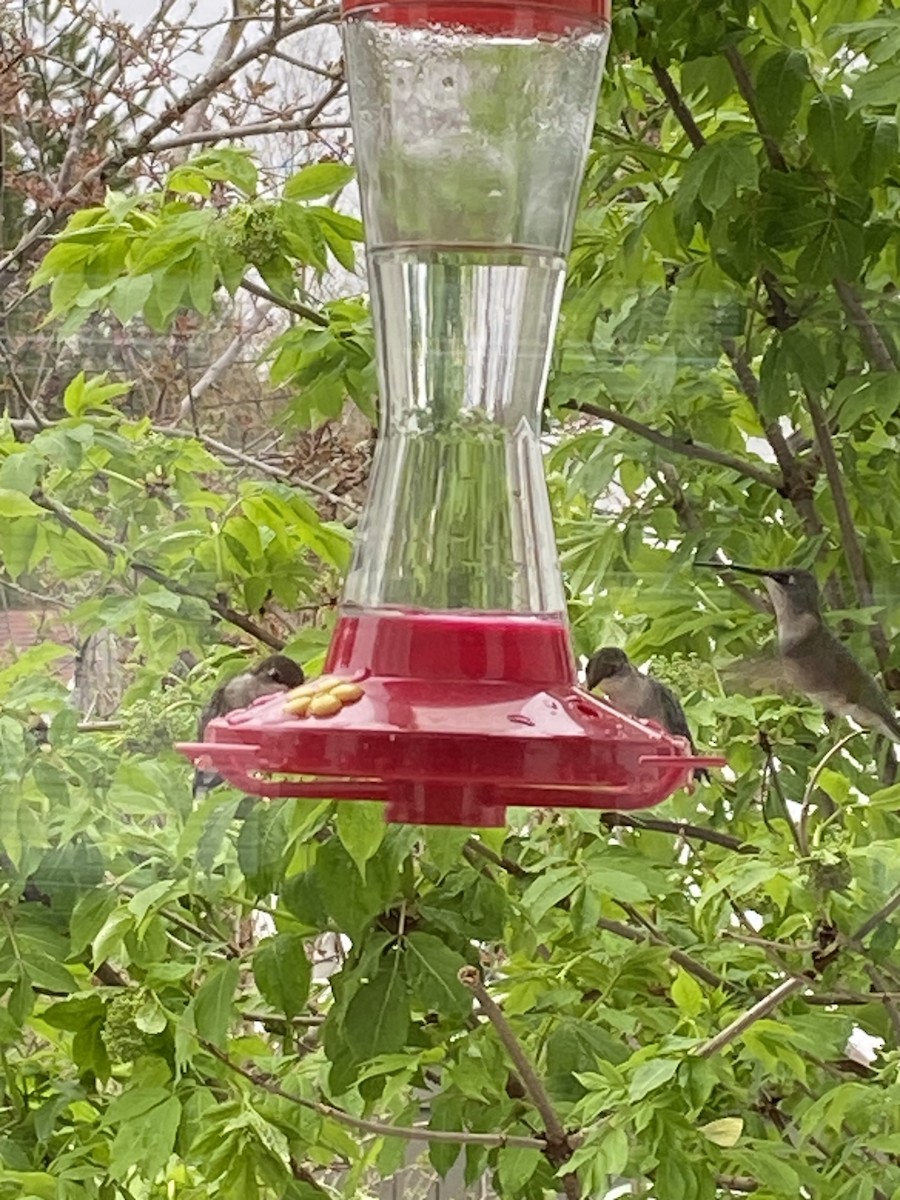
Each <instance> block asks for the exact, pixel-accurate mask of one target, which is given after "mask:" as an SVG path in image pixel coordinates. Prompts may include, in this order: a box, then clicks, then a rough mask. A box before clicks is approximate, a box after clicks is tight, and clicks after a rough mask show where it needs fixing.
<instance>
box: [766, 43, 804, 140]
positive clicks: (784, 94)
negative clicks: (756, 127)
mask: <svg viewBox="0 0 900 1200" xmlns="http://www.w3.org/2000/svg"><path fill="white" fill-rule="evenodd" d="M809 80H810V75H809V66H808V64H807V61H806V55H805V54H804V53H803V51H801V50H776V51H775V53H774V54H773V55H771V56H770V57H769V58H767V59H766V61H765V62H764V63H763V65H762V66H761V67H760V69H759V74H758V75H757V80H756V97H757V102H758V104H759V110H760V113H761V114H762V119H763V125H764V128H765V131H766V133H769V134H771V135H772V136H773V137H775V138H780V137H783V136H784V134H786V133H787V132H789V130H790V129H792V127H793V125H794V122H795V120H796V118H797V113H798V112H799V111H800V105H801V102H802V99H803V89H804V88H805V87H806V85H807V83H808V82H809Z"/></svg>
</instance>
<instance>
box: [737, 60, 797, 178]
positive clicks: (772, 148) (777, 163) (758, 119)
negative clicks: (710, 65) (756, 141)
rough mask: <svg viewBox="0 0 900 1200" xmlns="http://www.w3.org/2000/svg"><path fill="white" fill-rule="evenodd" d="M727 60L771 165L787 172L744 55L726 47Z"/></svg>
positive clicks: (775, 168)
mask: <svg viewBox="0 0 900 1200" xmlns="http://www.w3.org/2000/svg"><path fill="white" fill-rule="evenodd" d="M725 58H726V59H727V61H728V65H729V66H730V67H731V71H732V74H733V75H734V78H735V82H736V83H737V85H738V91H739V92H740V94H741V96H742V97H743V100H744V103H745V104H746V105H747V108H748V109H749V110H750V116H751V117H752V118H753V124H754V125H755V126H756V128H757V130H758V131H759V136H760V137H761V138H762V142H763V147H764V148H765V151H766V158H767V159H768V160H769V165H770V166H771V167H772V169H773V170H775V171H787V169H788V167H787V163H786V162H785V160H784V155H783V154H782V153H781V149H780V148H779V145H778V143H777V142H776V141H775V139H774V138H773V137H772V135H771V134H770V133H769V131H768V130H767V129H766V126H765V122H764V121H763V118H762V113H761V112H760V108H759V104H758V103H757V99H756V90H755V88H754V87H753V80H752V79H751V78H750V72H749V71H748V70H747V64H746V63H745V62H744V58H743V55H742V54H741V52H740V50H738V48H737V46H726V47H725Z"/></svg>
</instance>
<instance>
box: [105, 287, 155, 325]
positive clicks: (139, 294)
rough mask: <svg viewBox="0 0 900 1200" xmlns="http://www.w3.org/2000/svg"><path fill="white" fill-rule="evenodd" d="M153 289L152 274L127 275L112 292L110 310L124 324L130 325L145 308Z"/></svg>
mask: <svg viewBox="0 0 900 1200" xmlns="http://www.w3.org/2000/svg"><path fill="white" fill-rule="evenodd" d="M152 290H153V276H152V275H126V276H124V277H123V278H122V279H120V280H118V282H117V283H116V286H115V288H114V289H113V291H112V292H111V293H110V296H109V307H110V311H111V312H112V314H113V316H114V317H116V319H117V320H119V321H120V322H121V323H122V324H123V325H129V324H130V323H131V322H132V321H133V320H134V318H135V317H136V316H137V315H138V313H139V312H141V311H142V310H143V308H144V305H145V304H146V303H147V300H148V299H149V297H150V293H151V291H152Z"/></svg>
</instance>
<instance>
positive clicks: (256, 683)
mask: <svg viewBox="0 0 900 1200" xmlns="http://www.w3.org/2000/svg"><path fill="white" fill-rule="evenodd" d="M284 691H287V688H286V687H285V685H284V684H283V683H277V682H276V681H275V680H274V679H268V678H265V677H260V676H259V675H254V674H253V673H252V672H250V671H244V672H242V673H241V674H240V675H235V677H234V678H233V679H228V680H226V681H225V683H223V684H220V685H219V687H217V688H216V690H215V691H214V692H213V694H212V696H211V697H210V698H209V702H208V703H207V705H206V707H205V708H204V709H203V712H202V713H201V714H200V723H199V728H198V737H197V740H198V741H200V742H202V741H203V739H204V735H205V734H206V727H207V725H208V724H209V723H210V721H214V720H215V719H216V718H217V717H224V716H225V714H226V713H230V712H234V711H235V709H238V708H246V707H247V705H248V704H252V703H253V701H254V700H258V699H259V697H260V696H268V695H270V694H274V693H275V692H284ZM221 783H224V780H223V779H222V776H221V775H219V774H218V773H217V772H215V771H203V770H197V771H195V772H194V795H195V796H199V795H205V793H206V792H210V791H212V789H213V788H215V787H218V786H219V785H220V784H221Z"/></svg>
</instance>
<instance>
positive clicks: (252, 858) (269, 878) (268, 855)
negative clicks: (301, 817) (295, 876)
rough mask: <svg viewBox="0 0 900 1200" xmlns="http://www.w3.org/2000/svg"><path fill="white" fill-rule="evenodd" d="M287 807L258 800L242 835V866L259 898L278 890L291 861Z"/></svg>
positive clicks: (240, 839)
mask: <svg viewBox="0 0 900 1200" xmlns="http://www.w3.org/2000/svg"><path fill="white" fill-rule="evenodd" d="M286 819H287V814H286V810H285V807H284V805H283V804H278V803H276V804H266V803H265V802H263V801H256V802H255V803H254V807H253V809H252V811H251V812H250V814H249V816H248V817H247V819H246V820H245V821H244V824H243V826H242V828H241V832H240V834H239V836H238V843H237V852H238V864H239V866H240V868H241V870H242V871H243V873H244V876H245V878H246V880H247V882H248V883H249V884H250V886H251V887H252V888H253V889H254V891H255V892H256V893H257V895H263V894H264V893H265V892H271V891H274V889H275V887H276V885H277V883H278V882H279V881H280V879H281V878H282V876H283V874H284V869H285V865H286V860H287V851H286V844H285V843H286V837H287V834H286V828H287V827H286Z"/></svg>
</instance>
